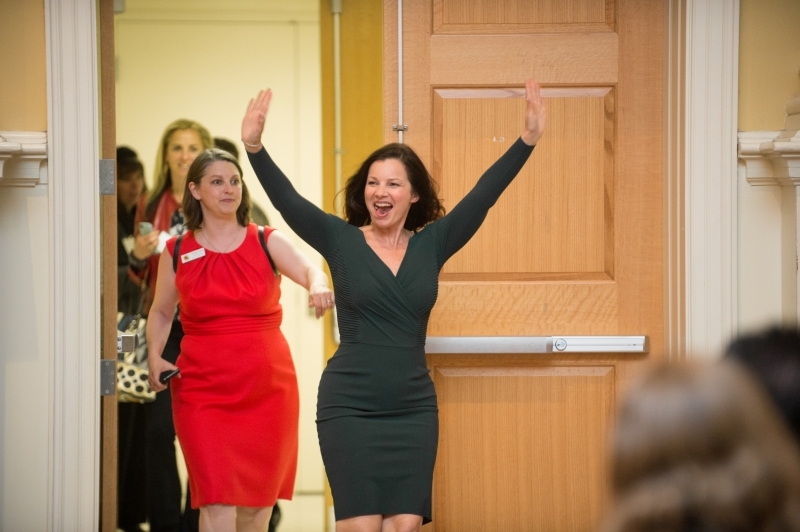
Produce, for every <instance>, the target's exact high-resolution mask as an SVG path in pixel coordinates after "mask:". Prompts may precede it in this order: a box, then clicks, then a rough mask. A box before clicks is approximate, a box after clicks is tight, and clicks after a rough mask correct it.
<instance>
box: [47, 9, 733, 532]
mask: <svg viewBox="0 0 800 532" xmlns="http://www.w3.org/2000/svg"><path fill="white" fill-rule="evenodd" d="M96 6H97V2H96V0H68V1H63V0H46V1H45V19H46V33H47V85H48V144H49V146H48V162H47V165H48V194H49V206H48V209H49V216H50V221H49V228H50V239H49V242H48V248H49V253H50V257H51V270H50V287H49V294H50V296H49V300H50V311H51V312H50V318H49V334H50V340H49V342H50V353H51V365H50V372H49V375H48V381H49V383H50V386H49V389H50V395H49V397H48V402H49V404H50V405H51V406H50V412H49V414H48V418H49V419H48V426H49V427H50V435H49V445H48V448H49V460H48V463H47V466H46V467H47V482H48V508H47V512H48V530H62V529H72V530H96V529H97V527H98V524H99V515H100V507H99V500H100V497H99V494H100V457H101V453H100V405H101V400H100V395H99V368H98V360H99V359H100V355H101V353H100V351H101V349H100V345H101V334H102V327H101V323H100V283H101V278H102V272H101V268H100V264H101V253H100V245H99V242H100V224H101V216H100V208H99V204H100V202H99V201H97V198H98V196H97V190H98V185H97V183H98V168H97V160H98V159H99V158H100V157H99V154H100V151H99V146H100V130H99V115H98V109H99V106H100V102H99V92H98V90H99V79H98V70H97V57H98V55H97V50H98V48H97V30H98V28H97V23H98V19H97V11H96ZM738 8H739V2H738V0H706V1H704V2H699V1H697V0H671V1H670V2H669V4H668V6H667V7H665V9H670V14H671V16H670V21H671V22H670V33H669V34H670V36H672V38H673V41H671V46H670V49H671V51H672V53H673V54H677V55H673V56H671V60H670V61H669V62H668V64H669V65H671V69H670V76H669V77H668V83H669V84H670V87H671V90H670V97H669V101H670V107H669V109H668V112H669V113H670V115H669V116H670V120H669V121H668V123H669V124H670V127H671V128H672V129H671V130H670V134H669V135H668V137H669V140H668V142H669V146H668V161H669V162H668V166H669V168H668V169H667V176H668V179H667V181H668V184H667V186H668V187H670V193H669V194H668V200H667V201H668V202H670V204H669V208H668V209H667V210H666V211H667V213H668V224H667V227H668V228H669V229H668V231H667V234H665V235H664V242H665V246H667V255H666V256H667V257H668V263H669V265H670V268H668V269H667V276H668V283H666V285H667V290H668V293H669V294H670V297H668V299H667V301H668V304H667V306H668V309H667V312H666V315H667V316H668V318H667V319H668V324H667V336H668V338H670V342H671V344H670V345H671V346H672V345H675V346H677V347H681V346H683V348H682V349H681V350H680V351H679V352H680V353H681V355H680V356H688V355H687V353H689V352H692V353H694V352H705V353H713V352H714V349H715V348H717V347H719V346H722V345H724V342H726V341H727V339H728V338H729V337H730V336H731V335H732V334H733V333H735V329H736V323H735V320H736V275H735V273H736V252H737V250H736V225H737V224H736V197H735V183H736V181H735V178H736V153H735V146H736V142H735V138H736V135H735V133H736V122H737V113H736V111H737V110H736V100H737V85H738V79H737V78H738V73H737V70H736V67H737V62H738V23H739V9H738ZM392 12H394V13H396V12H397V3H396V0H385V3H384V13H386V14H387V15H389V14H391V13H392ZM673 14H677V15H678V16H673ZM388 18H389V17H388V16H387V19H388ZM389 25H390V24H389V23H388V22H387V23H386V25H385V27H384V35H385V36H386V40H385V42H386V44H385V47H384V49H385V54H386V55H385V64H386V66H385V68H386V69H387V70H386V72H387V77H386V78H385V83H384V86H385V87H386V94H387V99H386V100H385V101H386V102H387V103H388V105H386V106H385V112H386V115H385V116H386V118H387V122H388V123H389V126H390V128H391V124H392V123H394V122H393V120H395V118H396V117H395V116H394V115H392V114H391V111H390V110H391V109H396V101H397V96H396V86H397V84H396V74H394V73H396V69H395V70H390V69H391V68H392V67H391V65H392V64H394V65H396V60H397V57H396V51H397V50H396V42H397V41H396V38H395V39H392V37H391V36H392V35H394V36H396V28H390V27H386V26H389ZM720 35H722V36H723V46H722V47H720V48H715V47H714V46H712V42H718V41H714V39H718V37H719V36H720ZM707 65H719V66H715V68H714V69H713V70H710V71H706V72H703V71H702V69H703V68H705V67H706V66H707ZM689 73H691V75H692V78H691V83H686V81H685V80H687V77H686V76H687V74H689ZM392 78H393V79H392ZM720 96H722V98H720ZM708 101H721V102H722V104H721V105H720V106H717V107H715V109H707V108H704V105H705V102H708ZM665 112H667V111H665ZM721 117H722V118H724V120H721V119H720V118H721ZM389 139H391V140H394V137H392V136H387V140H389ZM709 139H710V140H709ZM701 141H702V142H701ZM709 169H710V170H711V173H709ZM704 190H713V191H718V192H720V193H719V194H716V195H714V197H709V195H708V194H703V191H704ZM699 209H704V210H705V211H706V212H707V213H710V214H707V215H706V216H704V217H699V216H697V214H696V213H698V212H702V211H700V210H699ZM723 222H724V223H725V227H724V228H723V230H722V231H720V226H721V225H722V223H723ZM682 234H683V235H685V236H683V237H681V235H682ZM684 248H685V251H684ZM699 249H710V250H712V254H711V255H709V254H705V255H699V254H698V253H697V252H695V251H693V250H699ZM709 256H713V260H709V259H708V257H709ZM720 272H723V275H720Z"/></svg>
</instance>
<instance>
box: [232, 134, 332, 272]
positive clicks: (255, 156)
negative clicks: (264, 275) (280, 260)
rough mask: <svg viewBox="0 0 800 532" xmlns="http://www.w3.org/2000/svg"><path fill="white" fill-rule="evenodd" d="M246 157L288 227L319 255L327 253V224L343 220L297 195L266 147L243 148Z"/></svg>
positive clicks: (330, 224)
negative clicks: (257, 149)
mask: <svg viewBox="0 0 800 532" xmlns="http://www.w3.org/2000/svg"><path fill="white" fill-rule="evenodd" d="M247 157H248V158H249V159H250V164H251V165H252V167H253V171H255V173H256V177H258V181H259V182H260V183H261V186H262V187H264V190H265V191H266V193H267V196H268V197H269V200H270V201H271V202H272V204H273V205H274V206H275V208H276V209H278V212H280V213H281V216H283V219H284V220H286V223H287V224H289V227H291V228H292V230H293V231H294V232H295V233H297V235H298V236H299V237H300V238H302V239H303V240H305V241H306V242H308V244H309V245H310V246H311V247H313V248H314V249H316V250H317V251H319V252H320V254H322V256H323V257H325V256H327V255H328V251H329V249H328V247H329V240H328V232H329V230H330V228H331V227H332V226H334V225H336V224H339V223H341V224H343V223H346V222H344V221H343V220H341V219H340V218H338V217H336V216H334V215H332V214H328V213H326V212H325V211H323V210H322V209H320V208H319V207H317V206H316V205H314V204H313V203H311V202H310V201H308V200H307V199H305V198H304V197H303V196H301V195H300V194H299V193H298V192H297V190H295V188H294V186H293V185H292V183H291V182H290V181H289V179H288V178H287V177H286V175H285V174H284V173H283V172H282V171H281V169H280V168H278V165H276V164H275V162H274V161H273V160H272V157H270V156H269V154H268V153H267V150H266V149H264V148H262V149H261V151H259V152H258V153H250V152H247Z"/></svg>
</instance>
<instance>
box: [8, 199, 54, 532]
mask: <svg viewBox="0 0 800 532" xmlns="http://www.w3.org/2000/svg"><path fill="white" fill-rule="evenodd" d="M47 201H48V200H47V185H38V186H36V187H34V188H22V187H20V188H17V187H0V249H2V250H3V252H2V253H0V272H2V275H0V361H2V363H1V364H0V383H2V385H1V386H0V387H2V398H1V399H0V479H2V481H1V482H0V529H2V530H46V529H47V513H46V512H44V511H43V509H44V508H46V507H47V489H48V488H47V475H48V469H47V460H46V457H47V455H48V438H49V436H50V433H49V427H48V421H49V420H48V415H47V412H48V409H49V407H50V405H49V403H48V398H49V394H48V386H49V379H48V374H49V373H50V369H49V368H50V365H51V363H52V361H51V359H50V355H49V346H50V336H49V333H48V327H49V321H48V309H49V264H50V261H49V257H48V256H49V251H48V250H49V244H48V214H47V212H48V204H47Z"/></svg>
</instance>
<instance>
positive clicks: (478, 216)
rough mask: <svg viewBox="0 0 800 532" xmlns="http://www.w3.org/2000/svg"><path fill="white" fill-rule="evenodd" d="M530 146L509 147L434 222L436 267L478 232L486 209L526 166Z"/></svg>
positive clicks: (517, 145) (486, 211)
mask: <svg viewBox="0 0 800 532" xmlns="http://www.w3.org/2000/svg"><path fill="white" fill-rule="evenodd" d="M531 152H533V146H528V145H527V144H525V143H524V142H522V139H521V138H520V139H517V141H516V142H515V143H514V144H512V145H511V147H510V148H509V149H508V150H507V151H506V152H505V153H504V154H503V156H502V157H500V158H499V159H498V160H497V162H495V163H494V164H493V165H492V166H491V167H490V168H489V169H488V170H486V172H484V174H483V175H482V176H481V178H480V179H479V180H478V182H477V183H476V184H475V186H474V187H473V188H472V190H470V191H469V192H468V193H467V195H466V196H464V198H463V199H462V200H461V201H460V202H458V205H456V206H455V207H454V208H453V210H451V211H450V212H449V213H448V214H447V216H445V217H444V218H441V219H440V220H438V221H437V222H435V223H436V231H437V244H438V248H439V268H441V267H442V266H443V265H444V263H445V262H446V261H447V259H449V258H450V257H452V256H453V255H454V254H455V253H456V252H457V251H458V250H459V249H461V248H462V247H464V245H465V244H466V243H467V242H469V239H470V238H472V236H473V235H474V234H475V233H476V232H477V231H478V228H480V226H481V224H482V223H483V220H484V219H486V214H487V213H488V212H489V209H490V208H492V206H493V205H494V204H495V203H496V202H497V200H498V198H500V194H502V193H503V191H504V190H505V189H506V187H508V185H509V184H511V181H513V179H514V178H515V177H516V176H517V174H518V173H519V171H520V170H521V169H522V167H523V166H524V165H525V162H526V161H527V160H528V157H529V156H530V154H531Z"/></svg>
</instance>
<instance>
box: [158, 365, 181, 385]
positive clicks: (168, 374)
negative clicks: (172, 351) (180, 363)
mask: <svg viewBox="0 0 800 532" xmlns="http://www.w3.org/2000/svg"><path fill="white" fill-rule="evenodd" d="M180 372H181V370H180V368H175V369H171V370H168V371H162V372H161V375H159V376H158V382H160V383H161V384H166V383H168V382H169V380H170V379H171V378H172V377H174V376H175V375H177V374H178V373H180Z"/></svg>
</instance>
